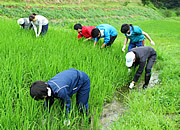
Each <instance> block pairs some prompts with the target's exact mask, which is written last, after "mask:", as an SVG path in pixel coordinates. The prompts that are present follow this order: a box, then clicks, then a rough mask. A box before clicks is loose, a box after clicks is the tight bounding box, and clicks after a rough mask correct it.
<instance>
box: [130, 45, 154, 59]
mask: <svg viewBox="0 0 180 130" xmlns="http://www.w3.org/2000/svg"><path fill="white" fill-rule="evenodd" d="M130 51H133V52H134V53H135V54H136V58H137V60H138V61H140V62H145V61H146V59H147V58H149V57H150V56H152V55H155V54H156V51H155V50H154V49H153V48H152V47H146V46H145V47H136V48H133V49H131V50H130Z"/></svg>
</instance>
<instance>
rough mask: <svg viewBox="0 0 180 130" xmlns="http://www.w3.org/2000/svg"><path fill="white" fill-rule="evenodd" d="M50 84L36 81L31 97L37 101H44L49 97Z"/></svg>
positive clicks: (32, 87)
mask: <svg viewBox="0 0 180 130" xmlns="http://www.w3.org/2000/svg"><path fill="white" fill-rule="evenodd" d="M47 87H48V84H47V83H46V82H44V81H35V82H34V83H33V84H32V86H31V88H30V95H31V97H32V98H34V99H35V100H39V99H44V97H43V96H47V95H48V90H47Z"/></svg>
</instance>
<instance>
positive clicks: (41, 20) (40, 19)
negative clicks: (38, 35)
mask: <svg viewBox="0 0 180 130" xmlns="http://www.w3.org/2000/svg"><path fill="white" fill-rule="evenodd" d="M35 18H36V19H37V20H36V21H35V22H33V23H34V25H36V26H38V25H39V24H42V25H47V24H48V23H49V21H48V20H47V18H45V17H44V16H42V15H36V16H35Z"/></svg>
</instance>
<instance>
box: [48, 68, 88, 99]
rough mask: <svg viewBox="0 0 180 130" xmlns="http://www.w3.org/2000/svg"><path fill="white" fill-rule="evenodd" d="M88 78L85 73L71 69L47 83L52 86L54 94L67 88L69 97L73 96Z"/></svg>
mask: <svg viewBox="0 0 180 130" xmlns="http://www.w3.org/2000/svg"><path fill="white" fill-rule="evenodd" d="M88 78H89V77H88V76H87V75H86V74H85V73H84V72H82V71H79V70H76V69H73V68H71V69H68V70H65V71H62V72H60V73H59V74H57V75H55V76H54V77H53V78H51V79H50V80H49V81H48V82H47V83H48V84H49V85H50V86H51V88H52V90H53V92H57V91H59V90H60V89H62V88H66V89H67V91H68V95H69V96H72V95H73V94H74V93H75V92H76V91H77V90H78V89H79V88H80V87H81V85H82V84H83V82H84V81H85V80H87V79H88ZM73 90H76V91H73Z"/></svg>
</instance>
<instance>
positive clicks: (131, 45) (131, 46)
mask: <svg viewBox="0 0 180 130" xmlns="http://www.w3.org/2000/svg"><path fill="white" fill-rule="evenodd" d="M144 41H145V39H144V40H142V41H139V42H135V43H132V42H131V41H130V42H129V46H128V52H129V51H130V50H131V49H132V48H135V47H136V46H137V47H140V46H144Z"/></svg>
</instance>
